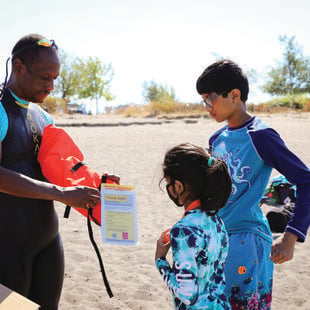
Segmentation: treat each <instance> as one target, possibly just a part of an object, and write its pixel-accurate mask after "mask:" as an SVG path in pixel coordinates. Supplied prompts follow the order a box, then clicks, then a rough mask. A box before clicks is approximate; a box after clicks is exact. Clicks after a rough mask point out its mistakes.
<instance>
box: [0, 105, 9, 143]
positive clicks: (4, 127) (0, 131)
mask: <svg viewBox="0 0 310 310" xmlns="http://www.w3.org/2000/svg"><path fill="white" fill-rule="evenodd" d="M8 126H9V121H8V116H7V114H6V112H5V109H4V107H3V105H2V103H1V102H0V141H1V142H2V141H3V140H4V138H5V136H6V133H7V131H8Z"/></svg>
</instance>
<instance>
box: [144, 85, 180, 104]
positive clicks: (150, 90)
mask: <svg viewBox="0 0 310 310" xmlns="http://www.w3.org/2000/svg"><path fill="white" fill-rule="evenodd" d="M142 88H143V93H142V95H143V98H144V100H145V102H150V101H155V102H156V101H157V102H162V103H164V102H171V101H176V97H175V91H174V89H173V87H170V89H169V87H168V86H164V85H161V84H158V83H156V82H155V81H148V82H147V81H145V82H143V83H142Z"/></svg>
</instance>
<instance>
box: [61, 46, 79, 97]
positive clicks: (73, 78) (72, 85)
mask: <svg viewBox="0 0 310 310" xmlns="http://www.w3.org/2000/svg"><path fill="white" fill-rule="evenodd" d="M59 55H60V63H61V67H60V73H59V77H58V78H57V80H56V83H55V92H56V93H57V94H58V95H59V96H60V97H61V98H62V99H64V100H65V101H66V102H67V103H68V102H69V101H70V98H71V97H72V96H74V95H76V94H77V88H78V83H79V75H80V72H79V71H78V70H77V67H76V66H77V63H78V58H75V57H73V56H71V55H69V54H66V53H65V52H64V51H62V50H60V52H59Z"/></svg>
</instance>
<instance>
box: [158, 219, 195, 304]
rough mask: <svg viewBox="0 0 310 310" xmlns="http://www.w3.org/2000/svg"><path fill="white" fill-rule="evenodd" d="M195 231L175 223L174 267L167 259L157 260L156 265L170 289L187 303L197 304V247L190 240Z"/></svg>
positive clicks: (173, 238) (172, 239) (172, 237)
mask: <svg viewBox="0 0 310 310" xmlns="http://www.w3.org/2000/svg"><path fill="white" fill-rule="evenodd" d="M194 233H195V232H194V231H192V230H190V228H188V227H178V226H176V225H175V226H174V227H173V228H172V229H171V232H170V236H171V250H172V256H173V262H174V263H173V268H171V267H170V264H169V262H168V261H167V260H166V259H163V258H158V259H157V260H156V266H157V268H158V270H159V272H160V274H161V275H162V278H163V280H164V281H165V283H166V284H167V286H168V288H169V290H170V291H171V292H172V293H173V295H174V296H175V297H177V298H178V299H180V300H181V301H182V302H183V303H184V304H186V305H193V304H195V302H196V301H197V298H198V293H199V291H198V285H197V277H198V271H197V264H196V260H195V257H196V255H195V253H196V249H195V247H194V244H193V245H192V246H191V240H190V236H192V235H193V234H194ZM192 243H193V242H192Z"/></svg>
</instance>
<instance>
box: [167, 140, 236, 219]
mask: <svg viewBox="0 0 310 310" xmlns="http://www.w3.org/2000/svg"><path fill="white" fill-rule="evenodd" d="M210 158H211V155H210V154H209V153H208V152H207V151H206V150H205V149H204V148H202V147H199V146H196V145H193V144H190V143H183V144H180V145H177V146H175V147H173V148H171V149H170V150H168V152H167V153H166V155H165V158H164V163H163V178H162V180H163V179H164V178H165V177H169V178H171V182H173V181H175V180H179V181H181V182H183V184H184V185H185V188H186V189H187V190H188V191H189V193H190V194H189V195H190V198H191V199H192V200H195V199H200V201H201V208H202V210H203V211H205V212H206V213H207V214H208V215H214V214H216V213H217V212H218V210H219V209H220V208H222V207H224V206H225V204H226V202H227V200H228V198H229V196H230V193H231V179H230V176H229V173H228V170H227V165H226V163H225V162H224V161H223V160H220V159H216V158H213V157H212V158H211V159H210ZM209 159H210V160H209ZM162 180H161V181H162Z"/></svg>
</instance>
